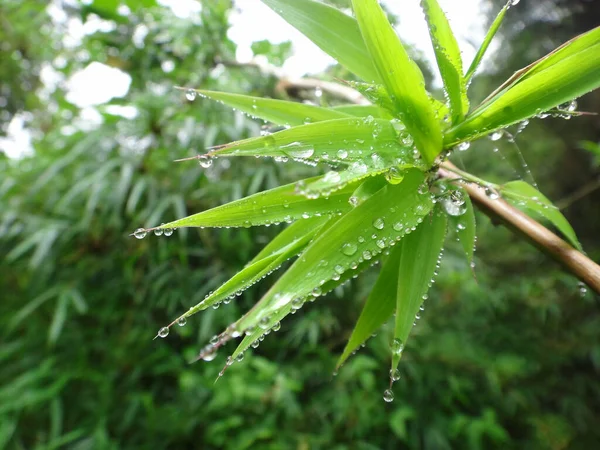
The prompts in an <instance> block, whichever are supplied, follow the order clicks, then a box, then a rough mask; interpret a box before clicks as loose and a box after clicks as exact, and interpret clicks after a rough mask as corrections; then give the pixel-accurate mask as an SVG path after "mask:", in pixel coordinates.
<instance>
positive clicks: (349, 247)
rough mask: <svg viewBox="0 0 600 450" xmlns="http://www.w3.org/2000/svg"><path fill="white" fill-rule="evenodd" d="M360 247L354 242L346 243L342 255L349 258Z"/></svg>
mask: <svg viewBox="0 0 600 450" xmlns="http://www.w3.org/2000/svg"><path fill="white" fill-rule="evenodd" d="M357 250H358V247H357V246H356V244H354V243H352V242H346V243H345V244H344V245H342V253H343V254H344V255H347V256H352V255H354V254H355V253H356V251H357Z"/></svg>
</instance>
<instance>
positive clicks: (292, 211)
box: [158, 177, 356, 229]
mask: <svg viewBox="0 0 600 450" xmlns="http://www.w3.org/2000/svg"><path fill="white" fill-rule="evenodd" d="M318 179H319V177H315V178H309V179H307V180H305V181H304V182H312V181H316V180H318ZM354 189H356V186H354V185H352V184H349V185H347V186H345V187H344V188H342V189H340V190H338V191H336V192H335V193H334V194H332V195H331V196H329V197H328V198H324V197H321V198H315V199H309V198H307V197H306V196H304V195H302V194H301V193H298V192H296V183H291V184H287V185H285V186H280V187H278V188H275V189H270V190H268V191H264V192H259V193H257V194H254V195H250V196H248V197H245V198H242V199H240V200H235V201H233V202H230V203H227V204H225V205H221V206H217V207H216V208H212V209H209V210H207V211H203V212H201V213H198V214H193V215H191V216H188V217H184V218H182V219H179V220H175V221H173V222H169V223H166V224H163V225H161V226H160V227H158V228H161V229H167V228H181V227H250V226H256V225H270V224H273V223H281V222H292V221H294V220H298V219H305V218H308V217H313V216H319V215H334V214H340V213H343V212H345V211H348V210H349V209H350V205H349V204H348V198H349V196H350V194H351V193H352V192H353V191H354Z"/></svg>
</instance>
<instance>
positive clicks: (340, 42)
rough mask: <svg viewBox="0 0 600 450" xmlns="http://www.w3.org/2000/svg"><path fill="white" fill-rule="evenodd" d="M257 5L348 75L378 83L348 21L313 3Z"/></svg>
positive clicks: (283, 0)
mask: <svg viewBox="0 0 600 450" xmlns="http://www.w3.org/2000/svg"><path fill="white" fill-rule="evenodd" d="M261 1H262V2H263V3H264V4H265V5H267V6H268V7H270V8H271V9H272V10H273V11H275V12H276V13H277V14H279V15H280V16H281V17H283V18H284V19H285V21H286V22H288V23H289V24H290V25H292V26H293V27H294V28H296V29H297V30H299V31H300V32H301V33H302V34H304V35H305V36H306V37H307V38H309V39H310V40H311V41H313V42H314V43H315V44H316V45H317V46H318V47H320V48H321V50H323V51H324V52H325V53H328V54H329V55H331V56H332V57H333V58H334V59H335V60H336V61H337V62H339V63H340V64H341V65H342V66H344V67H346V68H347V69H348V70H350V72H353V73H355V74H356V75H358V76H359V77H361V78H362V79H363V80H365V81H369V82H372V81H377V80H378V79H379V76H378V74H377V71H376V70H375V67H374V66H373V62H372V61H371V58H370V57H369V52H368V51H367V49H366V47H365V44H364V42H363V39H362V35H361V33H360V30H359V28H358V24H357V23H356V20H355V19H353V18H352V17H350V16H348V15H346V14H344V13H343V12H342V11H340V10H338V9H335V8H333V7H331V6H328V5H325V4H323V3H320V2H316V1H313V0H261Z"/></svg>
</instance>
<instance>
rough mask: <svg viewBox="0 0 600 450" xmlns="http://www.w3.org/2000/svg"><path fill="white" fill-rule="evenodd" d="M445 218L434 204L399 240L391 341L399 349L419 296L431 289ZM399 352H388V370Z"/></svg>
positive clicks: (419, 301)
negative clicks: (393, 325)
mask: <svg viewBox="0 0 600 450" xmlns="http://www.w3.org/2000/svg"><path fill="white" fill-rule="evenodd" d="M446 224H447V217H446V214H445V213H444V212H443V211H442V209H441V207H440V206H439V205H438V206H437V207H436V208H435V209H434V211H433V213H432V214H431V215H430V216H428V217H425V219H424V220H423V222H422V223H421V225H419V226H418V227H417V229H416V230H415V231H413V232H412V233H411V234H409V235H408V236H406V237H405V238H404V239H403V240H402V241H400V244H399V245H400V254H401V256H400V267H399V271H398V274H399V277H398V293H397V299H396V327H395V330H394V340H395V341H396V340H398V341H399V343H400V345H401V346H402V347H403V346H404V345H405V343H406V340H407V339H408V335H409V334H410V330H411V329H412V327H413V323H414V321H415V317H416V315H417V313H418V311H419V307H420V306H421V304H422V303H423V296H424V295H425V294H426V293H427V291H428V290H429V287H430V286H431V279H432V278H433V276H434V273H435V271H436V268H437V265H438V261H439V257H440V254H441V252H442V248H443V245H444V238H445V237H446ZM400 356H401V350H400V351H399V352H398V351H393V353H392V369H395V368H396V367H397V366H398V362H399V361H400Z"/></svg>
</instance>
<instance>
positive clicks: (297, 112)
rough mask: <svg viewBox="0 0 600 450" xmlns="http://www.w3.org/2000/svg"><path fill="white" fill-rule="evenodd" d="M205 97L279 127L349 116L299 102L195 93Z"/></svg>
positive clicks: (201, 91) (208, 92)
mask: <svg viewBox="0 0 600 450" xmlns="http://www.w3.org/2000/svg"><path fill="white" fill-rule="evenodd" d="M195 92H197V93H198V94H200V95H201V96H203V97H208V98H210V99H212V100H217V101H219V102H221V103H224V104H226V105H227V106H231V107H232V108H236V109H239V110H240V111H243V112H245V113H246V114H249V115H251V116H253V117H258V118H260V119H263V120H268V121H269V122H273V123H275V124H277V125H286V126H295V125H304V124H305V123H307V122H320V121H322V120H333V119H343V118H345V117H348V116H349V114H346V113H344V112H343V111H337V110H334V109H328V108H321V107H320V106H313V105H306V104H304V103H298V102H288V101H285V100H276V99H272V98H261V97H251V96H248V95H241V94H230V93H227V92H216V91H204V90H197V91H195Z"/></svg>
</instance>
